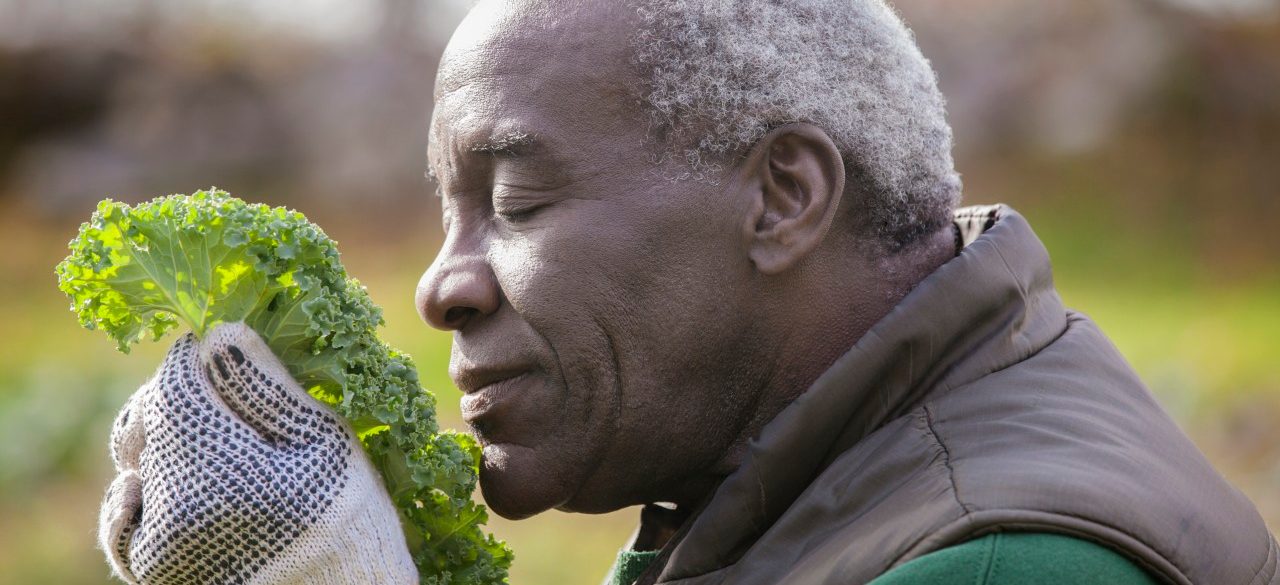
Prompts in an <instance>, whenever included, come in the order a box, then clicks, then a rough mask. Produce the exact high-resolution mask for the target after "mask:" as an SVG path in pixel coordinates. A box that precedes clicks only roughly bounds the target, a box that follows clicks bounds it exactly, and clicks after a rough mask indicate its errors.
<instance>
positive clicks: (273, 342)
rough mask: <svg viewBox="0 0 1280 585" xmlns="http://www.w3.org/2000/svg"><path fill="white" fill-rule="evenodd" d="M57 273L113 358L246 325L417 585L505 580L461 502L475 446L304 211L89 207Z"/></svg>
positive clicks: (497, 548)
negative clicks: (354, 463)
mask: <svg viewBox="0 0 1280 585" xmlns="http://www.w3.org/2000/svg"><path fill="white" fill-rule="evenodd" d="M69 246H70V248H71V255H70V256H68V257H67V258H66V260H63V261H62V263H60V264H58V267H57V274H58V284H59V287H60V288H61V289H62V291H63V292H65V293H66V294H67V295H68V296H69V297H71V301H72V305H71V308H72V310H73V311H74V312H75V313H76V314H77V315H78V316H79V319H80V324H81V325H83V326H84V327H86V328H88V329H101V330H102V331H104V332H106V333H107V335H108V336H110V337H111V338H112V339H114V340H115V341H116V343H117V345H118V347H119V349H120V350H121V351H123V352H125V353H128V351H129V346H130V345H131V344H133V343H135V342H137V341H139V340H140V339H142V338H143V337H146V336H150V337H151V338H152V339H159V338H160V337H161V336H162V335H164V334H165V333H166V332H168V331H169V330H171V329H174V328H175V327H178V326H179V324H182V325H185V326H187V327H189V328H191V330H192V331H194V332H195V334H196V336H197V337H203V336H204V334H205V333H206V332H208V331H209V330H210V329H211V328H212V327H213V326H214V325H216V324H218V323H221V322H234V321H244V322H245V323H246V324H248V325H249V326H250V327H252V328H253V329H254V330H255V331H257V332H258V333H259V334H261V335H262V337H263V339H265V340H266V342H267V344H268V345H269V346H270V347H271V349H272V350H273V351H274V352H275V354H276V355H277V356H279V357H280V360H281V361H282V362H284V364H285V365H286V366H287V367H288V368H289V371H290V373H292V374H293V376H294V377H295V378H296V379H297V380H298V382H299V383H300V384H301V385H302V386H303V387H304V388H307V390H308V391H309V392H310V393H311V394H312V395H313V396H315V397H316V398H318V399H320V400H321V401H323V402H325V403H327V404H329V405H330V406H332V407H333V408H334V409H335V410H336V411H337V412H338V413H339V414H341V415H342V416H344V417H345V418H346V419H347V420H348V421H349V422H350V423H351V425H352V427H353V428H354V429H355V431H356V433H357V435H358V436H359V437H360V440H361V442H362V443H363V444H364V447H365V450H366V451H367V452H368V453H369V456H370V459H371V460H372V461H373V464H374V466H375V467H376V468H377V469H378V471H379V472H381V473H382V477H383V479H384V481H385V483H386V486H387V490H388V492H389V493H390V494H391V498H392V501H394V502H395V504H396V507H397V509H398V510H399V513H400V519H401V524H402V525H403V528H404V532H405V537H406V539H407V541H408V543H409V550H410V551H411V553H412V554H413V557H414V561H415V562H416V563H417V565H418V572H419V574H420V575H421V576H422V579H421V581H422V584H423V585H489V584H495V583H505V582H506V581H507V569H508V568H509V567H510V565H511V558H512V555H511V551H510V550H509V549H507V548H506V546H505V545H504V544H503V543H502V542H500V541H497V540H495V539H494V538H493V536H491V535H486V534H485V533H484V532H482V531H481V529H480V526H481V525H483V524H484V523H485V522H486V521H487V520H488V515H487V513H486V511H485V509H484V507H483V506H480V505H478V504H476V503H475V502H473V501H472V500H471V494H472V492H473V491H474V490H475V485H476V478H477V474H478V471H477V465H478V462H479V458H480V452H479V447H478V446H477V445H476V443H475V442H474V440H472V439H471V438H470V437H469V436H467V435H463V434H456V433H452V432H440V431H439V429H438V427H437V425H436V419H435V397H434V396H433V395H432V394H431V393H429V392H427V391H426V390H424V389H422V387H421V386H420V384H419V382H418V373H417V370H416V369H415V368H414V365H413V362H412V361H411V360H410V359H409V356H407V355H405V354H402V353H400V352H398V351H396V350H395V349H393V348H391V347H390V346H388V345H387V344H385V343H383V342H382V340H380V339H378V337H377V333H376V329H377V327H378V326H380V325H382V324H383V319H382V311H381V310H380V309H379V308H378V307H377V306H375V305H374V304H373V301H372V300H370V298H369V295H368V293H367V292H366V291H365V289H364V287H363V286H361V285H360V283H359V282H357V281H356V280H355V279H352V278H348V277H347V273H346V270H345V269H344V268H343V266H342V263H341V262H340V261H339V258H338V250H337V247H336V245H335V244H334V242H333V241H332V240H330V239H329V237H328V236H326V235H325V234H324V232H322V231H321V230H320V228H319V227H317V226H316V225H315V224H312V223H311V222H309V221H307V219H306V217H304V216H303V215H302V214H301V213H298V212H296V211H290V210H286V209H284V208H280V207H276V208H271V207H267V206H265V205H261V204H249V203H245V202H244V201H241V200H239V199H236V198H234V197H231V196H230V195H228V194H227V193H226V192H223V191H217V190H209V191H200V192H197V193H195V194H193V195H190V196H187V195H172V196H169V197H162V198H159V199H155V200H153V201H150V202H148V203H143V204H140V205H137V206H132V207H131V206H128V205H124V204H122V203H117V202H115V201H111V200H105V201H103V202H101V203H99V204H98V209H97V211H96V212H95V213H94V214H93V217H92V218H91V219H90V220H89V222H88V223H85V224H83V225H82V226H81V227H80V232H79V234H78V235H77V236H76V237H75V239H73V240H71V242H70V244H69Z"/></svg>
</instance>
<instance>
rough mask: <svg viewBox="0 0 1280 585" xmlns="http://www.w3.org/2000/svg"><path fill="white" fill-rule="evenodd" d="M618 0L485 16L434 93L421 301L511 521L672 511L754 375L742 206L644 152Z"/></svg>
mask: <svg viewBox="0 0 1280 585" xmlns="http://www.w3.org/2000/svg"><path fill="white" fill-rule="evenodd" d="M617 4H622V3H615V2H587V3H581V4H578V3H572V4H571V3H542V2H537V3H530V2H489V3H486V4H482V5H481V6H480V7H479V8H477V9H476V10H475V11H473V13H472V14H471V15H470V16H469V17H468V19H467V20H466V21H465V22H464V23H463V25H462V26H461V27H460V28H459V30H458V32H457V33H456V34H455V36H454V38H453V40H452V41H451V42H450V45H449V48H448V49H447V50H446V53H445V57H444V61H443V62H442V65H441V70H440V77H439V78H438V82H437V88H436V110H435V114H434V117H433V120H432V131H431V146H430V151H429V158H430V165H431V167H432V170H433V171H434V173H435V174H436V176H437V178H438V181H439V184H440V192H441V195H442V199H443V215H444V226H445V231H446V240H445V243H444V245H443V248H442V249H441V250H440V253H439V255H438V256H437V257H436V259H435V262H434V263H433V264H432V265H431V267H430V269H428V270H427V272H426V274H424V275H423V278H422V282H421V283H420V285H419V289H418V305H419V308H420V310H421V312H422V314H423V317H424V318H425V319H427V320H428V322H429V323H430V324H432V325H433V326H436V327H439V328H445V329H450V330H453V331H454V343H453V353H452V359H451V362H450V374H451V375H452V377H453V378H454V381H455V382H456V383H457V384H458V386H459V387H460V388H461V389H462V390H463V391H464V393H465V395H464V397H463V399H462V410H463V414H464V417H465V418H466V419H467V421H468V423H469V424H470V425H471V426H472V427H473V429H474V430H475V431H476V434H477V436H478V437H479V439H480V441H481V443H482V444H483V446H484V455H485V461H484V465H483V467H482V471H481V486H482V488H483V491H484V495H485V498H486V500H487V501H488V503H489V504H490V505H491V506H492V507H493V508H494V509H495V510H496V511H497V512H498V513H499V514H502V515H503V516H507V517H513V518H514V517H524V516H528V515H532V514H536V513H538V512H541V511H544V510H547V509H549V508H553V507H556V508H561V509H565V510H573V511H584V512H603V511H608V510H612V509H616V508H619V507H622V506H625V505H629V504H634V503H640V502H646V501H653V500H657V499H677V498H679V497H680V495H681V490H682V489H683V487H682V486H684V485H686V484H688V483H689V482H691V481H694V480H696V479H697V478H698V477H699V476H700V475H703V474H706V473H708V472H709V471H713V470H714V467H715V465H716V464H717V462H718V461H720V459H721V457H722V456H723V455H724V453H725V451H726V450H727V449H728V448H729V447H730V445H731V443H733V441H734V439H736V438H737V436H738V434H739V433H740V432H741V429H742V428H743V427H744V426H745V424H746V423H747V419H748V418H749V416H750V411H751V406H752V404H753V402H754V392H755V387H754V386H753V385H758V384H756V381H757V380H759V379H760V378H761V375H760V374H759V372H756V371H754V370H753V369H752V368H753V367H754V368H758V367H760V366H759V365H756V366H749V365H744V364H754V363H756V362H758V361H759V360H753V359H752V356H753V355H755V354H756V352H755V350H754V348H752V339H753V338H754V337H755V336H754V335H753V334H752V333H753V332H752V324H753V323H754V320H753V318H752V310H753V309H752V303H751V300H752V298H753V295H752V287H751V283H752V282H753V279H754V278H755V275H754V273H753V271H752V266H751V264H750V262H749V260H748V259H747V256H746V254H745V253H744V250H743V246H744V242H743V239H744V238H743V233H744V229H745V227H744V225H743V223H744V221H745V220H744V218H746V217H747V214H748V210H747V209H746V205H747V204H746V203H745V202H744V201H743V200H742V198H740V197H732V196H728V195H727V194H728V193H730V191H732V189H733V188H734V187H733V185H732V184H730V183H731V181H729V182H726V183H723V184H721V185H719V186H712V185H709V184H705V183H697V182H690V181H681V182H676V181H672V180H670V179H668V178H665V177H664V176H663V171H664V169H665V170H667V171H672V168H671V167H666V166H662V165H659V164H655V163H654V162H653V161H652V153H653V148H652V147H651V146H649V145H648V144H647V143H646V142H645V138H646V136H645V124H644V120H643V117H642V116H641V115H640V114H639V110H638V106H637V105H636V97H635V92H634V87H633V84H634V82H635V74H634V72H633V71H632V69H631V66H630V65H629V63H628V57H629V52H628V51H629V45H628V36H629V32H630V27H631V16H630V14H629V13H628V12H627V11H626V10H625V9H622V8H618V7H615V5H617ZM672 172H674V171H672Z"/></svg>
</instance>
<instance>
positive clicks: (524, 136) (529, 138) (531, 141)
mask: <svg viewBox="0 0 1280 585" xmlns="http://www.w3.org/2000/svg"><path fill="white" fill-rule="evenodd" d="M537 145H538V141H537V140H536V139H535V138H534V137H533V135H532V134H530V133H528V132H525V131H523V130H512V131H508V132H500V133H497V134H494V135H492V136H490V137H489V138H487V139H485V140H482V141H480V142H478V143H476V144H473V145H471V146H470V147H469V148H467V151H468V152H474V153H476V154H490V155H493V156H520V155H523V154H528V153H529V152H530V151H532V150H534V148H535V147H536V146H537Z"/></svg>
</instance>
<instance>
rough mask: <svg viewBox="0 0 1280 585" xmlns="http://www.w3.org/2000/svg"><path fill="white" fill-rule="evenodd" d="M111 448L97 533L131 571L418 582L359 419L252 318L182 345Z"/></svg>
mask: <svg viewBox="0 0 1280 585" xmlns="http://www.w3.org/2000/svg"><path fill="white" fill-rule="evenodd" d="M111 457H112V459H113V460H114V461H115V466H116V471H117V473H118V475H117V476H116V478H115V481H114V482H112V484H111V487H110V488H108V490H107V496H106V499H105V501H104V502H103V504H102V514H101V516H100V518H99V529H98V541H99V544H100V546H102V548H103V550H104V551H105V552H106V553H107V559H108V561H109V562H110V564H111V566H112V569H114V571H115V573H116V574H117V575H118V576H119V577H120V578H122V579H123V580H125V581H126V582H128V583H139V584H146V585H152V584H155V585H169V584H172V585H177V584H189V585H215V584H216V585H222V584H231V583H236V584H246V585H247V584H253V585H274V584H284V583H307V584H317V585H336V584H356V583H360V584H364V583H370V584H372V583H390V584H395V585H402V584H405V585H407V584H411V583H417V582H418V580H417V571H416V569H415V568H414V565H413V561H412V559H411V558H410V556H409V551H408V548H407V546H406V544H405V540H404V536H403V533H402V532H401V529H400V522H399V519H398V517H397V515H396V511H395V508H394V507H393V506H392V504H391V500H390V498H389V497H388V496H387V493H386V489H385V488H384V487H383V485H382V481H381V478H379V477H378V475H377V473H376V472H375V471H374V469H373V467H372V466H371V465H370V463H369V461H368V459H367V457H366V456H365V453H364V449H362V448H361V446H360V444H359V442H358V441H357V439H356V438H355V435H354V434H353V433H352V432H351V429H350V428H349V427H348V426H347V425H346V423H345V422H344V421H342V420H341V419H340V418H339V417H338V416H337V415H336V414H334V413H333V412H332V411H331V410H330V409H329V408H328V407H326V406H324V405H323V404H321V403H320V402H318V401H317V400H315V399H314V398H312V397H311V396H310V395H308V394H307V393H306V391H305V390H303V389H302V387H300V386H299V385H298V384H297V382H295V381H294V379H293V377H292V376H290V375H289V373H288V371H287V370H286V369H285V367H284V365H283V364H281V363H280V361H279V360H278V359H277V358H276V356H275V355H274V354H272V352H271V350H270V349H269V348H268V347H267V345H266V343H265V342H263V340H262V338H261V337H260V336H259V335H258V334H257V333H256V332H254V331H253V330H252V329H250V328H249V327H247V326H245V325H243V324H239V323H230V324H223V325H219V326H217V327H216V328H214V329H213V330H212V331H211V332H210V333H209V334H208V335H207V336H206V337H205V339H204V340H203V341H197V340H196V339H195V337H194V336H193V335H191V334H188V335H186V336H183V337H182V338H181V339H179V340H178V341H177V343H175V344H174V345H173V348H172V349H170V350H169V355H168V357H166V358H165V361H164V365H162V366H161V367H160V369H159V371H158V372H157V373H156V375H155V377H154V378H152V379H151V380H150V381H149V382H148V383H147V384H145V385H144V386H143V387H142V388H140V389H139V390H138V391H137V393H135V394H134V395H133V396H132V397H131V398H130V399H129V402H128V403H127V404H126V405H125V407H124V408H123V409H122V410H121V411H120V414H119V417H118V418H117V419H116V424H115V428H114V430H113V431H112V434H111Z"/></svg>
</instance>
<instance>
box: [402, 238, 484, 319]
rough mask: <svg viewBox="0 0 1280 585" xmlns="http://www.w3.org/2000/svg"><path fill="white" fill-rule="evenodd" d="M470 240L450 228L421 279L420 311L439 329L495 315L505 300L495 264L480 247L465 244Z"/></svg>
mask: <svg viewBox="0 0 1280 585" xmlns="http://www.w3.org/2000/svg"><path fill="white" fill-rule="evenodd" d="M458 236H461V237H458ZM467 239H469V238H466V237H465V236H463V235H461V234H459V233H458V231H457V230H450V234H449V236H448V237H447V238H445V242H444V246H443V247H442V248H441V249H440V253H439V254H438V255H436V259H435V261H434V262H432V263H431V267H430V268H427V271H426V272H425V273H423V275H422V280H420V281H419V282H418V290H417V294H416V295H415V299H414V300H415V303H416V304H417V306H418V314H419V315H421V316H422V320H423V321H426V322H427V324H428V325H430V326H432V327H435V328H436V329H441V330H445V331H457V330H460V329H462V328H463V327H466V326H467V323H468V322H470V321H471V320H472V319H475V318H477V317H482V316H484V315H491V314H493V313H494V312H495V311H497V310H498V305H499V304H500V303H501V302H502V301H501V299H502V295H501V292H500V291H499V288H498V281H497V278H496V277H495V276H494V274H493V269H492V267H490V266H489V262H488V260H487V259H486V258H485V255H484V254H483V253H482V251H481V250H480V249H479V248H477V247H474V246H469V245H467V244H466V240H467Z"/></svg>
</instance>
